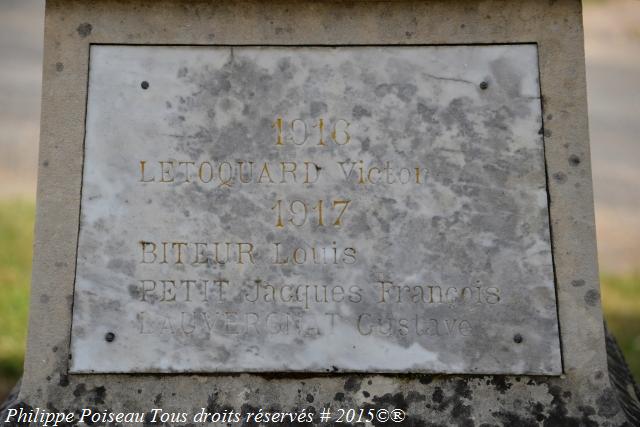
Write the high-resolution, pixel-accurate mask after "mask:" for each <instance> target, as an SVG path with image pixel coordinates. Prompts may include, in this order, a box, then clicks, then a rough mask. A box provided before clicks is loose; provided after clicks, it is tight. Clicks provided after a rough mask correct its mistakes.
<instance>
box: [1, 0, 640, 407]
mask: <svg viewBox="0 0 640 427" xmlns="http://www.w3.org/2000/svg"><path fill="white" fill-rule="evenodd" d="M43 20H44V2H43V1H42V0H0V402H2V400H3V399H4V396H5V395H6V394H7V393H8V391H9V390H10V388H11V387H12V386H13V385H14V384H15V382H16V380H17V379H18V378H19V377H20V375H21V373H22V360H23V357H24V350H25V338H26V331H27V314H28V302H29V282H30V275H31V255H32V240H33V225H34V208H35V190H36V172H37V150H38V137H39V116H40V91H41V78H42V41H43ZM584 24H585V44H586V57H587V83H588V90H589V115H590V130H591V150H592V151H591V157H592V166H593V178H594V187H595V206H596V226H597V232H598V248H599V258H600V271H601V286H602V302H603V306H604V311H605V317H606V319H607V322H608V324H609V327H610V329H611V330H612V331H613V332H614V334H615V336H616V338H617V339H618V342H619V344H620V345H621V347H622V350H623V352H624V353H625V356H626V359H627V362H628V363H629V365H630V367H631V369H632V371H633V373H634V375H635V377H636V380H640V0H586V1H585V2H584Z"/></svg>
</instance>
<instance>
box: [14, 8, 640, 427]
mask: <svg viewBox="0 0 640 427" xmlns="http://www.w3.org/2000/svg"><path fill="white" fill-rule="evenodd" d="M37 212H38V213H37V226H36V244H35V258H34V273H33V285H32V297H31V298H32V302H31V318H30V327H29V342H28V354H27V359H26V363H25V376H24V379H23V382H22V385H21V388H20V391H19V394H18V395H17V397H16V400H15V402H13V403H12V404H11V405H9V406H8V407H7V408H6V409H5V411H4V412H3V417H4V418H3V421H5V420H9V421H10V422H18V421H16V420H18V417H19V416H20V415H21V414H24V416H25V417H27V416H30V417H31V418H30V419H29V420H28V421H34V420H35V421H36V422H41V421H42V418H37V417H38V416H40V417H42V416H44V415H43V414H45V413H46V412H49V413H63V414H66V416H71V417H72V418H67V419H65V420H64V422H68V423H70V424H73V423H76V422H78V420H81V421H83V422H86V420H91V421H93V422H94V423H97V424H101V423H102V424H112V423H114V422H115V423H123V422H124V424H127V423H129V422H131V423H134V424H135V423H142V422H146V423H147V424H150V425H153V424H162V423H165V425H166V424H169V425H184V424H189V423H190V422H193V423H194V424H198V423H199V422H203V421H205V419H206V421H208V422H217V421H225V422H231V423H232V424H233V423H240V424H245V425H258V424H260V423H261V422H265V423H269V422H271V423H272V424H273V425H275V424H283V423H289V424H287V425H292V424H293V425H295V424H296V423H298V424H307V425H312V424H323V423H341V422H347V423H358V422H360V423H363V422H365V423H367V422H368V423H373V424H375V425H383V424H392V425H393V424H401V425H416V426H423V425H425V426H426V425H464V426H472V425H502V424H507V425H611V426H614V425H616V426H617V425H624V424H625V423H629V421H628V417H629V415H628V412H629V411H628V410H627V411H626V412H625V406H624V405H620V404H619V402H618V399H617V397H616V393H615V392H614V389H613V388H612V385H611V383H610V379H609V375H608V368H607V353H606V351H605V338H604V337H605V335H604V331H603V326H602V317H601V311H600V302H599V290H598V271H597V263H596V247H595V237H594V220H593V200H592V187H591V176H590V166H589V144H588V133H587V110H586V97H585V76H584V55H583V38H582V24H581V10H580V3H579V2H578V1H574V0H560V1H554V2H548V3H541V2H537V1H533V0H524V1H518V2H502V1H494V0H487V1H468V2H466V1H453V2H440V1H415V2H414V1H408V2H405V1H383V2H380V1H338V2H324V1H278V2H253V1H250V2H232V1H220V2H189V3H183V2H179V1H171V0H163V1H157V2H145V1H142V0H140V1H137V0H131V1H110V0H105V1H94V2H83V1H79V0H52V1H48V2H47V13H46V30H45V58H44V90H43V109H42V137H41V146H40V169H39V182H38V209H37ZM327 408H330V410H331V411H332V413H331V416H330V417H328V418H325V419H322V418H319V416H320V414H322V413H323V411H326V410H327ZM350 410H352V411H353V414H354V416H353V417H351V418H349V417H350V415H349V414H350V412H348V411H350ZM380 410H382V411H388V414H391V415H390V418H387V419H384V416H383V417H382V418H380V417H379V415H380V412H379V411H380ZM396 410H400V412H394V411H396ZM85 411H89V412H86V413H85ZM340 411H342V415H343V418H344V419H340ZM371 411H373V412H371ZM199 413H202V414H209V418H206V415H203V416H204V418H202V419H194V416H197V415H198V414H199ZM232 413H238V414H239V416H238V418H237V419H233V418H232V417H231V415H230V414H232ZM266 413H269V416H268V417H267V418H261V419H260V420H259V419H258V418H256V416H257V415H256V414H261V415H265V414H266ZM278 413H281V414H289V415H288V416H289V418H290V419H289V418H287V416H285V415H282V416H281V417H280V418H279V416H277V415H274V414H278ZM87 414H89V415H87ZM116 414H121V415H124V416H126V415H127V414H129V415H130V418H126V417H124V418H120V419H116V418H114V417H115V415H116ZM131 414H144V416H143V419H137V418H135V416H134V415H131ZM213 414H217V415H213ZM222 414H226V415H225V417H226V416H227V415H228V416H229V418H225V419H223V418H219V419H216V418H215V417H216V416H218V417H222V416H223V415H222ZM247 414H253V415H247ZM292 414H296V415H295V416H294V415H292ZM368 414H371V417H372V418H371V419H369V418H367V417H368V416H369V415H368ZM382 414H383V415H384V412H382ZM394 414H395V415H394ZM83 415H86V417H85V418H81V417H82V416H83ZM94 415H96V417H95V418H92V417H93V416H94ZM265 416H266V415H265ZM298 416H299V417H298ZM396 416H398V417H400V418H397V417H396ZM7 417H9V418H7ZM11 417H12V418H11ZM74 417H75V418H74ZM110 417H111V418H110ZM269 417H271V418H269ZM296 417H298V418H296ZM24 419H25V418H23V419H22V420H24ZM50 425H52V424H50ZM628 425H631V424H628Z"/></svg>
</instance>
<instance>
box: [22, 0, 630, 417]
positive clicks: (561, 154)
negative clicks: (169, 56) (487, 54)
mask: <svg viewBox="0 0 640 427" xmlns="http://www.w3.org/2000/svg"><path fill="white" fill-rule="evenodd" d="M85 23H86V24H90V25H91V33H90V34H87V35H86V36H85V37H83V36H82V35H81V34H79V33H78V31H77V28H78V26H79V25H81V24H85ZM87 28H88V27H87ZM531 42H535V43H536V44H537V46H538V54H539V67H540V87H541V94H542V107H543V117H544V132H543V136H544V148H545V161H546V164H547V171H548V176H549V180H548V192H549V201H550V204H549V208H550V209H549V210H550V223H551V235H552V249H553V255H554V268H555V273H556V288H557V301H558V303H557V305H558V318H559V327H560V331H561V335H562V341H561V347H562V357H563V375H561V376H535V377H528V376H514V375H484V376H481V375H477V376H468V375H467V376H462V375H410V374H405V375H402V374H394V375H377V374H366V373H362V374H357V375H356V374H325V375H318V374H313V373H307V374H301V373H295V374H292V373H276V374H241V375H238V374H216V375H204V374H179V375H163V376H159V375H151V374H135V375H134V374H74V373H70V372H69V364H70V359H69V358H70V356H71V355H70V352H69V349H70V338H71V333H70V332H71V314H72V305H73V292H74V280H75V263H74V260H75V259H76V251H77V236H78V229H79V218H80V214H79V210H80V196H81V184H82V167H83V138H84V134H85V126H84V124H85V107H86V95H87V94H86V88H87V83H88V82H87V78H88V74H87V70H88V67H89V64H88V60H89V48H90V45H91V44H114V43H115V44H123V43H125V44H126V43H129V44H178V45H194V44H198V45H212V44H217V45H261V44H262V45H264V44H273V45H288V44H292V45H293V44H295V45H327V44H332V45H354V44H356V45H387V44H391V45H398V44H417V45H436V44H475V43H480V44H492V43H531ZM582 43H583V39H582V21H581V14H580V2H579V1H577V0H557V1H554V2H539V1H536V0H523V1H512V2H504V1H498V0H479V1H446V2H444V1H402V2H400V1H397V2H396V1H384V2H382V1H344V2H317V1H313V2H311V1H310V2H305V1H282V2H244V1H243V2H232V1H220V2H189V3H184V2H173V1H169V0H158V1H154V2H147V1H138V0H117V1H110V0H104V1H92V2H87V1H84V0H49V1H48V2H47V17H46V26H45V57H44V88H43V106H42V139H41V144H40V168H39V172H38V174H39V175H38V181H39V184H38V203H37V206H38V208H37V209H38V211H37V212H38V213H37V220H36V239H35V252H34V268H33V285H32V292H31V304H32V305H31V317H30V319H29V341H28V352H27V357H26V360H25V376H24V378H23V382H22V386H21V389H20V394H19V396H18V404H19V405H20V406H22V407H32V408H33V407H40V408H56V409H58V410H67V411H78V410H79V409H80V408H85V407H91V408H94V409H95V410H98V411H104V410H110V411H149V408H156V407H158V405H161V406H162V408H163V409H164V410H166V411H186V412H189V413H195V412H198V411H200V409H201V408H207V409H209V410H215V409H220V410H222V409H224V408H234V409H235V410H251V409H252V408H258V407H260V406H262V407H263V408H264V407H268V408H272V409H286V410H290V409H302V408H312V409H314V410H318V409H320V408H322V407H323V406H326V405H329V404H330V405H331V406H332V408H334V409H335V408H338V407H341V408H348V407H360V408H393V407H400V408H406V410H407V417H408V418H407V422H406V423H404V424H403V425H414V426H422V425H424V426H427V425H437V426H448V425H464V426H473V425H475V426H480V425H518V426H521V425H522V426H535V425H543V426H544V425H546V426H561V425H589V426H593V425H602V426H621V425H629V423H628V422H627V421H626V420H627V419H626V417H625V414H624V411H623V410H622V409H621V408H620V405H619V404H618V403H617V402H616V399H615V397H614V396H615V394H614V392H613V388H612V386H611V383H610V381H609V378H608V376H607V361H606V354H605V351H604V333H603V327H602V316H601V311H600V303H599V300H598V298H593V296H594V295H595V296H597V295H598V271H597V261H596V260H597V257H596V247H595V233H594V221H593V199H592V190H591V173H590V162H589V143H588V141H589V138H588V132H587V130H588V126H587V104H586V97H585V78H584V77H585V75H584V53H583V48H582ZM58 63H61V64H63V65H64V70H63V71H62V72H60V71H57V70H56V64H58ZM572 156H577V157H578V158H579V159H580V160H581V161H580V163H579V165H577V166H571V164H570V163H569V159H570V158H573V157H572ZM572 282H576V283H581V286H572ZM587 295H589V298H586V297H587ZM587 301H588V302H587ZM523 321H524V319H523ZM625 423H626V424H625ZM401 425H402V424H401Z"/></svg>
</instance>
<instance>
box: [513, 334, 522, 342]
mask: <svg viewBox="0 0 640 427" xmlns="http://www.w3.org/2000/svg"><path fill="white" fill-rule="evenodd" d="M522 341H524V338H522V335H520V334H515V335H514V336H513V342H514V343H516V344H520V343H522Z"/></svg>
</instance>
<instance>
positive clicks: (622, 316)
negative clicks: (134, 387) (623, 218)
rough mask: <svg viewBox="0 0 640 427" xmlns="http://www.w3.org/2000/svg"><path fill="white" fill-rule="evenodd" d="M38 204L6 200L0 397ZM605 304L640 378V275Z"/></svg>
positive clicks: (13, 371) (20, 344)
mask: <svg viewBox="0 0 640 427" xmlns="http://www.w3.org/2000/svg"><path fill="white" fill-rule="evenodd" d="M34 210H35V209H34V203H33V202H32V201H28V200H23V199H9V200H0V402H1V401H2V400H4V397H5V396H6V395H7V393H8V392H9V391H10V390H11V388H12V387H13V385H14V384H15V382H16V381H17V380H18V378H20V375H21V374H22V361H23V358H24V350H25V340H26V335H27V317H28V312H29V283H30V280H31V254H32V242H33V225H34ZM601 286H602V303H603V307H604V312H605V317H606V319H607V322H608V324H609V328H610V329H611V331H612V332H613V333H614V335H615V336H616V338H617V340H618V343H619V344H620V346H621V347H622V351H623V352H624V354H625V357H626V359H627V363H629V366H630V367H631V370H632V371H633V373H634V375H635V378H636V380H638V379H640V274H635V275H628V276H625V277H621V276H614V275H607V274H604V275H603V276H602V279H601Z"/></svg>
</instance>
